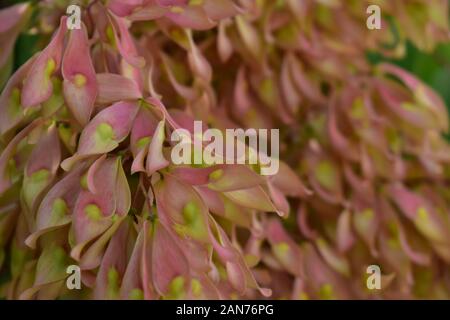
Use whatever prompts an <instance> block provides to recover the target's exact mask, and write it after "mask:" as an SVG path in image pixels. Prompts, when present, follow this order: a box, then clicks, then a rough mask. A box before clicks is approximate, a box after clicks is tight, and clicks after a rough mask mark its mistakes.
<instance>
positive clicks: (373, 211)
mask: <svg viewBox="0 0 450 320" xmlns="http://www.w3.org/2000/svg"><path fill="white" fill-rule="evenodd" d="M71 4H73V3H72V1H69V0H67V1H66V0H62V1H61V0H58V1H52V0H46V1H41V2H38V3H35V2H33V4H27V3H24V4H20V5H15V6H11V7H7V8H5V9H2V10H0V47H1V49H0V70H2V71H1V77H0V87H2V88H3V89H2V92H1V95H0V277H1V278H2V282H1V284H0V297H1V298H8V299H66V298H69V299H265V298H272V299H380V298H381V299H420V298H443V299H449V298H450V282H449V279H450V268H449V266H450V193H449V192H448V190H449V187H450V185H449V181H450V146H449V144H448V142H447V141H446V140H445V138H444V134H446V133H448V130H449V123H448V114H447V109H446V106H445V103H444V102H443V101H442V99H441V98H440V97H439V96H438V94H437V93H435V92H434V91H433V89H431V88H430V87H429V86H427V85H426V84H425V83H423V82H422V81H421V80H420V79H418V78H416V77H415V76H414V75H413V74H411V73H409V72H408V71H406V70H404V69H402V68H400V67H398V66H395V65H393V64H391V63H386V62H385V63H379V64H375V65H373V64H371V63H369V61H368V60H367V52H375V53H378V54H380V55H381V56H384V57H387V58H396V57H397V58H398V57H401V56H403V55H404V53H405V48H406V44H407V43H408V42H410V43H412V44H414V45H415V46H416V47H417V48H418V49H419V50H423V51H433V50H434V49H435V48H436V47H437V46H438V45H439V44H441V43H449V41H450V39H449V35H450V32H449V25H448V17H447V16H446V13H447V12H448V1H447V0H435V1H429V0H428V1H425V0H417V1H409V0H398V1H378V2H377V4H379V6H380V8H381V10H382V12H383V17H389V19H384V18H383V21H382V28H381V30H376V31H371V30H368V29H367V28H366V25H365V20H366V18H367V15H366V9H367V7H368V6H369V5H370V4H371V1H344V0H336V1H316V0H305V1H295V0H282V1H270V0H262V1H254V0H190V1H188V0H120V1H116V0H111V1H83V6H80V8H81V21H80V28H79V29H73V30H72V29H70V28H68V26H67V19H68V17H67V16H65V15H64V14H65V8H67V6H69V5H71ZM21 33H29V34H32V35H33V36H35V37H37V38H38V39H39V40H38V41H36V43H35V45H34V47H33V52H29V53H28V52H27V54H29V55H30V57H29V59H28V60H27V61H26V62H25V63H23V64H22V65H20V66H19V65H18V64H19V62H18V61H16V62H15V63H14V64H13V59H12V57H13V51H14V45H15V42H16V39H17V37H18V36H19V35H20V34H21ZM16 65H17V66H16ZM13 66H16V67H14V69H15V71H14V72H13V73H12V72H10V71H11V70H12V68H13ZM11 73H12V74H11ZM196 120H201V121H202V126H200V132H198V131H196V122H195V121H196ZM236 128H242V129H244V130H246V129H263V128H266V129H279V132H280V136H279V140H280V141H279V149H280V161H279V162H278V171H277V172H276V173H275V174H273V175H269V176H266V175H263V174H262V172H263V170H262V169H263V168H264V163H262V161H257V162H256V163H236V162H233V161H231V162H233V163H231V162H230V161H223V162H221V163H214V164H210V163H208V162H207V161H206V160H205V159H206V158H202V157H200V161H198V162H195V159H196V158H197V157H198V156H199V148H200V150H201V147H202V146H203V145H202V142H200V145H199V144H197V142H196V138H198V136H203V135H206V132H207V129H215V131H213V132H215V133H217V134H225V132H226V130H227V129H236ZM179 130H181V132H183V133H184V135H183V136H182V137H180V136H179V138H181V139H182V142H183V143H184V144H185V146H187V149H186V150H190V151H191V152H190V153H189V157H188V158H189V159H190V160H191V163H193V164H187V163H182V164H179V163H176V161H174V159H173V158H172V156H171V155H172V152H173V151H174V150H178V149H176V148H177V147H180V146H179V145H177V144H176V143H175V141H174V140H173V139H172V137H173V135H174V134H175V132H179ZM210 132H211V131H210ZM186 137H189V138H186ZM184 138H186V139H185V140H183V139H184ZM211 140H212V139H211ZM211 140H210V142H211ZM248 140H249V141H248V143H245V144H244V145H243V147H244V150H246V151H247V152H248V153H249V154H258V153H257V152H256V153H255V150H254V148H252V147H251V139H248ZM268 140H270V139H268ZM269 142H270V143H274V142H275V141H269ZM241 146H242V144H241ZM238 147H239V146H238ZM266 149H267V148H266ZM183 150H184V149H183ZM266 151H267V150H266ZM224 152H225V151H224V150H218V149H215V152H214V154H212V153H211V154H210V156H211V157H213V156H217V154H218V153H224ZM191 158H192V159H191ZM236 158H237V157H236ZM192 160H194V161H192ZM225 160H236V159H235V157H234V155H233V156H232V157H229V158H228V157H227V158H226V159H225ZM373 264H375V265H378V266H380V269H381V271H382V274H381V275H380V277H381V280H380V281H381V286H382V287H381V289H380V290H369V289H368V287H367V285H366V280H367V277H368V274H367V270H368V269H367V268H368V266H370V265H373ZM71 266H78V267H79V270H80V276H81V289H80V290H70V288H69V287H68V286H67V284H66V281H67V279H68V277H69V275H70V273H67V272H66V271H67V270H69V269H68V268H69V267H71Z"/></svg>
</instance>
